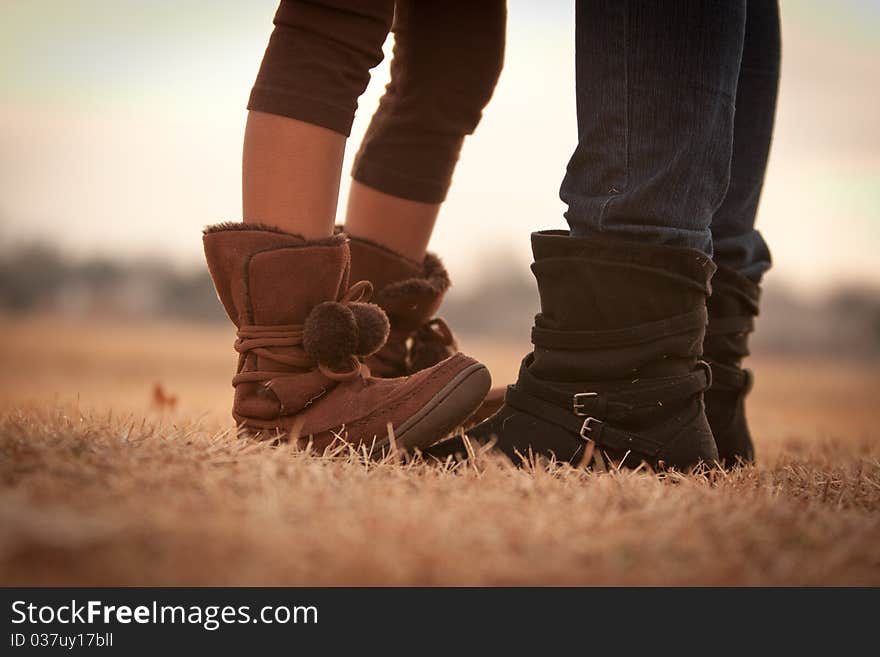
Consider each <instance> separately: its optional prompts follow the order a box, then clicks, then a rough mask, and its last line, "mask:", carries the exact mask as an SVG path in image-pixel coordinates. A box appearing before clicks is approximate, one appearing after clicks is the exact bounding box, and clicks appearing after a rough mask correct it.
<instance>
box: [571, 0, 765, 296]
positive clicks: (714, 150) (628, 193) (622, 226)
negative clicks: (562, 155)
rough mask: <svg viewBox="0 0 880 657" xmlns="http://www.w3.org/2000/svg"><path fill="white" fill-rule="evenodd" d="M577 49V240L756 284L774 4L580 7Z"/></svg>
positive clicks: (645, 0)
mask: <svg viewBox="0 0 880 657" xmlns="http://www.w3.org/2000/svg"><path fill="white" fill-rule="evenodd" d="M575 42H576V59H577V61H576V71H577V116H578V146H577V149H576V150H575V152H574V155H573V156H572V158H571V160H570V162H569V164H568V169H567V172H566V175H565V179H564V180H563V182H562V187H561V190H560V196H561V198H562V200H563V201H564V202H565V203H566V204H567V205H568V211H567V212H566V215H565V216H566V219H567V220H568V224H569V227H570V230H571V234H572V235H574V236H591V235H608V236H612V237H619V238H622V239H628V240H635V241H647V242H652V243H662V244H671V245H675V246H684V247H690V248H695V249H699V250H701V251H703V252H704V253H707V254H708V255H710V256H713V258H714V259H715V261H716V263H718V264H720V265H726V266H728V267H731V268H733V269H735V270H737V271H739V272H740V273H742V274H744V275H745V276H747V277H749V278H750V279H752V280H754V281H756V282H757V281H759V280H760V279H761V276H762V275H763V273H764V272H765V271H766V270H767V269H768V268H769V267H770V252H769V250H768V248H767V245H766V243H765V242H764V240H763V238H762V237H761V235H760V233H759V232H758V231H756V230H755V228H754V223H755V213H756V211H757V207H758V199H759V197H760V194H761V187H762V185H763V181H764V172H765V169H766V166H767V156H768V153H769V149H770V140H771V137H772V132H773V119H774V115H775V110H776V96H777V88H778V82H779V58H780V37H779V9H778V5H777V1H776V0H714V1H710V0H675V2H657V1H656V0H578V1H577V8H576V37H575ZM734 108H735V109H736V111H735V112H734Z"/></svg>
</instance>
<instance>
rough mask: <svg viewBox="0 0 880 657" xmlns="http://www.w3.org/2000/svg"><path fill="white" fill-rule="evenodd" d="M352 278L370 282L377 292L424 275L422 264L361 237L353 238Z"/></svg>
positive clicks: (350, 243)
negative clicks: (392, 284)
mask: <svg viewBox="0 0 880 657" xmlns="http://www.w3.org/2000/svg"><path fill="white" fill-rule="evenodd" d="M349 248H350V250H351V278H352V280H355V281H370V282H371V283H372V284H373V287H374V288H375V289H376V291H379V290H382V289H383V288H384V287H385V286H386V285H389V284H391V283H396V282H397V281H404V280H407V279H409V278H421V277H422V276H423V275H424V267H423V266H422V264H420V263H418V262H416V261H415V260H410V259H409V258H404V257H403V256H402V255H398V254H397V253H395V252H394V251H391V250H390V249H386V248H385V247H384V246H381V245H379V244H376V243H375V242H371V241H369V240H365V239H362V238H359V237H351V241H350V242H349Z"/></svg>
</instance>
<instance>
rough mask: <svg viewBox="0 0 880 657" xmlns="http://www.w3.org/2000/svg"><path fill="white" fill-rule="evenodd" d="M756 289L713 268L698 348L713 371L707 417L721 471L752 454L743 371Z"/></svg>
mask: <svg viewBox="0 0 880 657" xmlns="http://www.w3.org/2000/svg"><path fill="white" fill-rule="evenodd" d="M760 296H761V289H760V287H758V285H757V284H756V283H753V282H752V281H750V280H749V279H748V278H746V277H745V276H743V275H742V274H740V273H738V272H736V271H734V270H733V269H730V268H728V267H725V266H723V265H721V266H719V267H718V271H717V272H716V273H715V277H714V278H713V279H712V296H711V297H710V298H709V302H708V307H709V326H708V328H707V329H706V340H705V341H704V343H703V349H704V353H705V355H706V360H707V361H708V362H709V364H710V365H711V366H712V375H713V381H712V387H711V388H710V389H709V390H708V391H707V392H706V415H707V417H708V418H709V425H710V426H711V427H712V433H713V434H714V435H715V442H716V444H717V445H718V455H719V457H720V458H721V461H722V462H723V463H724V464H725V465H726V466H728V467H729V466H733V465H736V464H737V463H740V462H742V463H752V462H754V460H755V449H754V447H753V446H752V437H751V435H750V433H749V427H748V424H746V412H745V397H746V395H747V394H748V392H749V390H751V387H752V373H751V372H750V371H749V370H746V369H743V368H742V360H743V358H745V357H746V356H748V355H749V347H748V339H749V333H751V332H752V331H753V330H754V317H755V316H756V315H757V314H758V302H759V300H760Z"/></svg>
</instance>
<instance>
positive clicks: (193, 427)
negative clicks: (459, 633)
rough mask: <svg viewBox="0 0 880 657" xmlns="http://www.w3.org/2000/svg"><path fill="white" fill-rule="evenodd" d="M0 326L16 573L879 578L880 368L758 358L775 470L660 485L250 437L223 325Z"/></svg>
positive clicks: (496, 347) (142, 577)
mask: <svg viewBox="0 0 880 657" xmlns="http://www.w3.org/2000/svg"><path fill="white" fill-rule="evenodd" d="M0 330H2V334H3V341H2V344H0V357H2V363H3V368H2V370H0V584H4V585H75V584H98V585H160V584H164V585H187V584H191V585H206V584H213V585H240V584H252V585H271V584H279V585H299V584H303V585H306V584H314V585H346V584H350V585H363V584H378V585H382V584H391V585H409V584H442V585H484V584H502V585H508V584H511V585H512V584H527V585H531V584H604V585H609V584H611V585H613V584H647V585H658V584H721V585H739V584H767V585H777V584H792V585H801V584H815V585H830V584H841V585H855V584H873V585H880V429H878V426H880V396H878V394H877V391H878V384H880V376H878V374H880V368H878V364H877V363H876V362H875V363H841V362H836V361H828V360H823V359H820V358H814V359H809V360H797V359H793V358H779V357H766V356H765V357H762V356H758V357H755V358H753V359H752V361H753V362H752V366H753V369H754V370H755V371H756V376H757V384H756V388H755V391H754V393H753V396H752V404H751V420H752V425H753V428H754V432H755V434H756V435H757V450H758V455H759V458H760V463H759V465H758V466H757V467H754V468H746V469H743V470H740V471H737V472H733V473H730V474H725V475H717V476H715V477H713V478H711V479H707V478H706V477H678V478H676V479H675V480H674V481H668V480H667V481H660V480H658V479H657V478H655V477H652V476H650V475H648V474H645V473H631V472H620V473H611V474H601V475H600V474H589V473H585V472H580V471H576V470H574V469H572V468H568V467H561V466H555V465H552V464H550V465H548V466H541V467H536V468H533V469H531V470H521V469H516V468H513V467H511V466H509V465H508V464H506V463H505V462H503V461H501V460H499V459H497V458H494V457H493V456H492V455H491V454H481V455H479V456H478V458H477V459H476V460H475V461H474V462H471V463H468V464H464V465H459V466H451V465H450V466H446V467H443V466H437V465H430V464H425V463H420V462H411V463H408V464H405V465H399V464H394V463H391V462H385V463H372V464H365V463H363V462H362V461H361V460H359V459H358V458H355V457H352V456H350V455H346V454H340V455H338V456H336V457H334V458H326V457H325V458H322V457H318V456H314V455H309V454H304V453H301V452H295V451H292V450H291V449H289V448H277V449H273V448H271V447H268V446H266V445H253V444H248V443H245V442H242V441H240V440H238V439H237V438H235V437H234V434H233V432H232V431H231V430H230V421H229V420H228V406H229V403H230V399H231V393H232V390H231V387H230V385H229V378H230V376H231V370H232V367H233V358H232V350H231V348H230V345H231V340H232V336H231V334H230V331H229V330H228V329H226V328H224V327H214V326H207V327H205V326H186V325H173V324H151V325H134V324H130V325H127V324H123V323H111V324H106V323H100V322H99V323H95V324H85V323H78V322H72V321H60V320H52V319H48V318H43V319H28V320H12V319H8V318H7V319H0ZM465 346H466V347H467V348H468V350H469V353H471V354H473V355H475V356H477V357H479V358H481V359H483V360H484V362H486V363H487V364H488V365H489V366H490V369H491V370H492V371H493V375H494V376H495V378H496V381H497V382H506V381H508V380H509V379H510V378H512V377H513V376H514V374H515V372H516V369H517V367H518V360H519V357H520V356H521V352H522V351H524V349H525V348H526V346H527V345H525V344H499V343H497V342H493V343H489V342H482V341H479V340H470V341H467V340H466V341H465ZM156 384H159V385H160V386H161V388H162V394H161V395H159V397H160V398H162V399H165V400H166V401H165V403H161V404H157V403H156V395H155V392H154V387H155V386H156ZM170 398H176V403H174V404H173V405H172V404H171V403H168V400H169V399H170Z"/></svg>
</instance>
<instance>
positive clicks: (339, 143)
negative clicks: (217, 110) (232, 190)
mask: <svg viewBox="0 0 880 657" xmlns="http://www.w3.org/2000/svg"><path fill="white" fill-rule="evenodd" d="M344 151H345V136H344V135H342V134H340V133H338V132H334V131H333V130H328V129H327V128H323V127H321V126H317V125H312V124H311V123H305V122H303V121H299V120H297V119H291V118H288V117H286V116H279V115H277V114H267V113H265V112H257V111H253V110H252V111H250V112H249V114H248V120H247V128H246V129H245V135H244V155H243V158H242V181H241V182H242V210H243V216H244V220H245V221H247V222H251V223H262V224H268V225H270V226H274V227H276V228H280V229H282V230H285V231H287V232H289V233H296V234H298V235H302V236H303V237H305V238H306V239H317V238H321V237H329V236H330V235H331V234H332V233H333V223H334V220H335V217H336V204H337V201H338V199H339V180H340V177H341V172H342V157H343V153H344Z"/></svg>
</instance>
